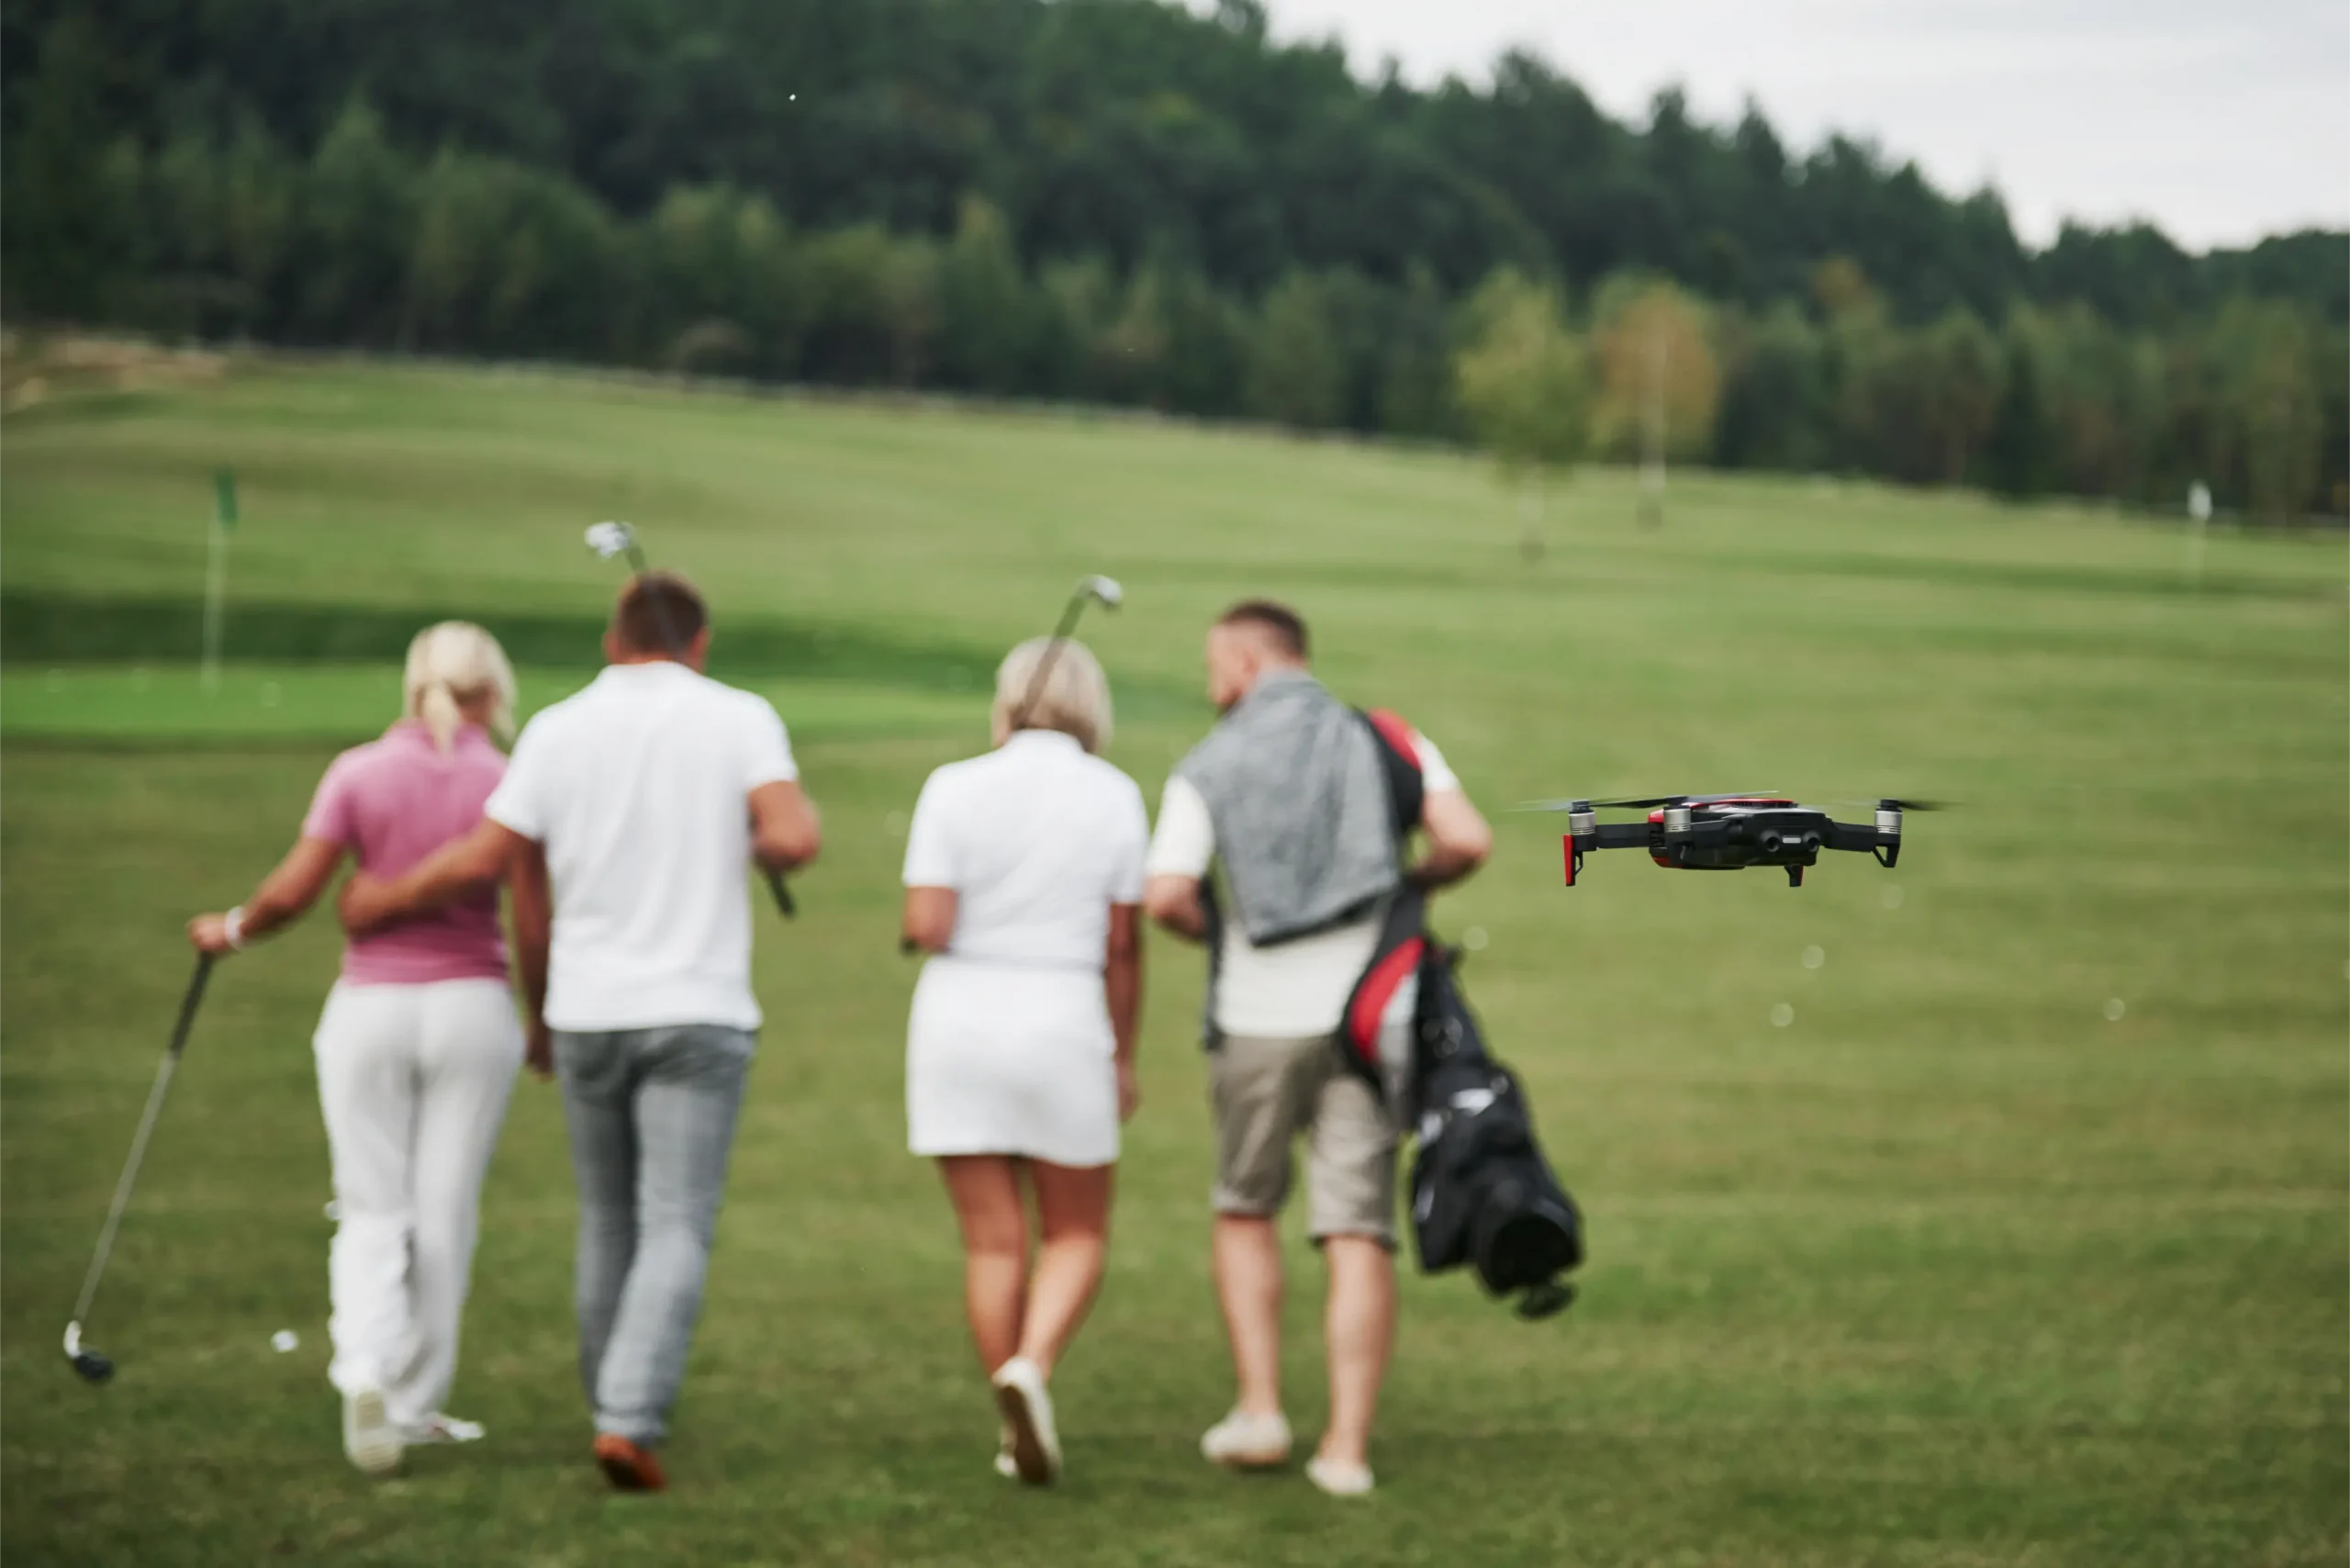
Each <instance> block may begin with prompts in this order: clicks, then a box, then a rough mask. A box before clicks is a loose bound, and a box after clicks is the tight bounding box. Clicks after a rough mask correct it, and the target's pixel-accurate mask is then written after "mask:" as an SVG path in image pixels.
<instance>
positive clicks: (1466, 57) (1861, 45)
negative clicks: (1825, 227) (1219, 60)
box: [1200, 0, 2350, 250]
mask: <svg viewBox="0 0 2350 1568" xmlns="http://www.w3.org/2000/svg"><path fill="white" fill-rule="evenodd" d="M1200 3H1203V4H1204V3H1205V0H1200ZM1265 4H1266V8H1267V10H1268V12H1269V13H1270V17H1271V18H1272V26H1273V30H1274V32H1275V34H1276V35H1277V36H1279V37H1281V38H1283V39H1304V38H1316V39H1318V38H1328V37H1332V36H1336V37H1337V38H1338V39H1340V40H1341V41H1342V42H1343V43H1344V44H1345V45H1346V48H1347V53H1348V60H1349V61H1350V62H1351V63H1352V65H1353V66H1354V69H1355V72H1356V73H1357V74H1358V75H1363V76H1369V75H1373V74H1375V73H1377V71H1378V69H1379V66H1380V62H1381V61H1382V58H1384V57H1386V56H1389V55H1393V57H1394V58H1395V59H1396V60H1397V62H1399V63H1400V65H1401V66H1402V69H1403V73H1404V76H1405V78H1406V79H1408V80H1410V81H1412V82H1413V83H1415V84H1420V85H1426V84H1431V83H1435V82H1438V81H1441V80H1442V79H1443V78H1444V77H1445V76H1446V75H1448V74H1452V75H1459V76H1462V77H1465V78H1467V79H1469V80H1472V81H1475V82H1478V83H1481V84H1482V83H1483V82H1484V81H1485V80H1487V79H1488V77H1489V74H1490V68H1491V66H1492V63H1493V61H1494V57H1495V56H1497V55H1498V54H1500V53H1501V51H1502V50H1505V49H1506V48H1509V47H1511V46H1513V45H1516V46H1521V47H1527V48H1530V49H1532V50H1534V51H1535V52H1536V53H1539V54H1540V55H1541V56H1543V57H1544V58H1545V59H1547V60H1548V61H1549V62H1550V63H1551V65H1552V66H1554V67H1555V68H1557V69H1558V70H1559V71H1560V72H1561V73H1562V74H1564V75H1566V76H1568V77H1571V78H1572V79H1573V80H1574V81H1576V82H1577V83H1579V84H1581V85H1582V86H1583V90H1584V91H1585V92H1587V93H1589V94H1591V95H1592V96H1593V97H1594V98H1595V99H1596V100H1598V102H1599V103H1600V104H1601V105H1602V106H1604V107H1605V108H1606V109H1607V110H1608V111H1609V112H1610V113H1611V114H1613V115H1615V116H1616V117H1617V118H1619V119H1621V118H1628V119H1630V120H1631V121H1633V122H1634V123H1639V124H1644V123H1646V120H1647V118H1648V113H1647V111H1648V105H1649V101H1650V98H1651V95H1653V94H1654V93H1655V92H1656V90H1657V89H1658V88H1660V87H1662V86H1665V85H1668V84H1674V83H1678V84H1681V85H1682V86H1683V88H1684V90H1685V91H1686V92H1687V94H1688V95H1689V99H1690V102H1691V106H1692V109H1693V112H1695V113H1696V114H1697V115H1698V116H1699V118H1702V119H1705V120H1707V121H1709V122H1713V123H1727V122H1730V121H1734V120H1735V119H1736V118H1737V116H1738V114H1739V113H1740V108H1741V106H1743V104H1744V102H1745V100H1746V99H1747V98H1748V97H1749V96H1751V97H1752V98H1754V99H1755V100H1756V101H1757V102H1758V103H1760V104H1761V105H1762V109H1763V112H1764V113H1765V114H1766V115H1767V116H1768V117H1769V118H1770V120H1771V123H1772V125H1773V126H1774V129H1777V131H1778V132H1779V135H1780V137H1781V139H1782V140H1784V141H1785V142H1786V143H1787V145H1788V146H1789V148H1790V150H1795V151H1809V150H1810V149H1811V148H1812V147H1814V146H1816V145H1818V142H1819V141H1820V140H1822V139H1823V138H1824V137H1825V136H1826V134H1827V133H1828V132H1829V131H1830V130H1837V131H1841V132H1843V133H1845V134H1847V135H1850V136H1854V137H1856V138H1863V139H1870V138H1873V139H1874V140H1876V141H1877V143H1878V144H1879V145H1880V146H1881V147H1882V148H1883V149H1884V150H1885V151H1886V153H1887V154H1889V155H1891V157H1892V158H1893V159H1894V160H1895V161H1896V162H1898V161H1900V160H1902V159H1915V160H1916V161H1917V162H1918V163H1919V167H1920V168H1922V169H1923V170H1924V171H1925V173H1926V174H1927V176H1928V177H1929V178H1930V179H1931V180H1932V181H1933V182H1934V184H1935V185H1937V186H1939V187H1940V188H1941V189H1942V190H1943V191H1944V192H1945V193H1946V194H1953V195H1958V194H1964V193H1966V192H1969V191H1972V190H1974V189H1975V188H1976V187H1978V186H1980V185H1984V184H1985V183H1986V182H1987V183H1989V184H1992V185H1997V187H1998V189H1999V191H2000V193H2001V194H2002V195H2003V196H2005V197H2006V198H2007V202H2008V208H2009V214H2010V215H2011V216H2012V218H2013V219H2014V221H2015V224H2016V227H2017V229H2018V230H2019V231H2020V233H2021V234H2022V236H2023V237H2024V239H2025V240H2026V241H2028V242H2030V243H2031V244H2034V245H2043V244H2045V243H2047V242H2048V241H2050V240H2052V239H2053V238H2054V237H2055V232H2056V226H2057V222H2058V220H2059V219H2060V218H2067V217H2070V218H2080V219H2085V220H2087V221H2091V222H2096V223H2098V224H2109V223H2115V222H2121V221H2124V220H2127V219H2130V218H2141V217H2143V218H2152V219H2153V220H2154V222H2156V223H2158V224H2160V225H2161V226H2162V227H2163V228H2164V229H2165V230H2167V231H2168V232H2169V233H2170V235H2171V236H2172V238H2174V239H2176V240H2177V241H2179V242H2181V243H2182V244H2184V245H2186V246H2188V248H2189V249H2191V250H2201V249H2204V248H2206V247H2209V246H2211V245H2235V244H2244V243H2246V242H2248V241H2252V240H2255V239H2256V238H2258V237H2259V236H2261V235H2263V234H2267V233H2275V232H2279V231H2282V230H2290V229H2298V228H2303V227H2307V226H2310V225H2322V226H2324V227H2328V228H2337V229H2338V228H2345V227H2350V0H1613V3H1611V4H1606V5H1598V4H1593V3H1591V0H1265Z"/></svg>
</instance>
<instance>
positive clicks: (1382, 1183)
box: [1208, 1035, 1395, 1249]
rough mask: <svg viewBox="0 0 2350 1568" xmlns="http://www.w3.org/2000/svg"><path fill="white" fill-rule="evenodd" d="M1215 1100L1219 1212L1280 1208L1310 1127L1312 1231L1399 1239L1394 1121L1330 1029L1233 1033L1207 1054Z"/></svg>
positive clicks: (1389, 1243) (1384, 1241) (1390, 1242)
mask: <svg viewBox="0 0 2350 1568" xmlns="http://www.w3.org/2000/svg"><path fill="white" fill-rule="evenodd" d="M1208 1091H1209V1094H1210V1097H1211V1102H1212V1103H1213V1104H1214V1108H1215V1198H1214V1204H1215V1212H1216V1213H1218V1214H1221V1215H1268V1216H1270V1215H1276V1214H1279V1213H1280V1212H1281V1204H1283V1203H1284V1202H1285V1201H1287V1199H1288V1197H1289V1185H1290V1144H1291V1143H1292V1141H1293V1140H1294V1139H1295V1138H1296V1137H1297V1135H1298V1134H1300V1133H1304V1134H1305V1135H1306V1170H1305V1196H1306V1234H1307V1235H1308V1236H1310V1237H1312V1238H1314V1239H1315V1241H1317V1242H1318V1241H1321V1240H1322V1239H1324V1238H1326V1237H1332V1236H1367V1237H1370V1238H1373V1239H1374V1240H1376V1241H1378V1242H1379V1243H1380V1244H1381V1245H1382V1246H1383V1247H1387V1248H1391V1249H1392V1248H1393V1246H1394V1245H1395V1128H1394V1125H1393V1122H1392V1121H1391V1120H1390V1118H1389V1116H1388V1114H1387V1108H1386V1106H1385V1105H1384V1104H1382V1103H1381V1101H1380V1098H1379V1096H1378V1095H1377V1094H1376V1093H1374V1092H1372V1090H1371V1085H1370V1084H1368V1083H1366V1082H1365V1081H1363V1080H1362V1079H1360V1077H1358V1076H1356V1075H1355V1074H1354V1073H1351V1072H1348V1070H1346V1067H1345V1064H1343V1063H1342V1062H1340V1061H1339V1059H1338V1050H1337V1046H1335V1045H1334V1044H1332V1043H1331V1040H1330V1037H1329V1036H1326V1035H1316V1036H1311V1037H1309V1038H1304V1039H1269V1038H1267V1037H1265V1036H1254V1035H1227V1036H1225V1038H1224V1040H1223V1043H1222V1044H1220V1045H1218V1046H1217V1047H1216V1048H1215V1049H1214V1050H1212V1051H1210V1052H1209V1053H1208Z"/></svg>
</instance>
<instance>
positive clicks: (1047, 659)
mask: <svg viewBox="0 0 2350 1568" xmlns="http://www.w3.org/2000/svg"><path fill="white" fill-rule="evenodd" d="M1125 600H1126V590H1125V589H1124V588H1120V587H1119V586H1118V583H1117V579H1116V578H1114V577H1088V578H1086V579H1085V580H1084V581H1083V582H1081V583H1080V584H1078V585H1077V591H1076V592H1075V593H1073V594H1071V595H1069V607H1068V608H1067V609H1065V610H1062V611H1061V622H1060V624H1059V625H1057V626H1056V627H1054V628H1053V635H1052V640H1051V641H1050V642H1049V643H1047V644H1046V646H1045V656H1044V657H1043V658H1042V659H1040V660H1038V661H1037V664H1036V673H1035V675H1033V676H1031V677H1029V678H1028V692H1027V695H1026V696H1024V697H1023V698H1021V700H1020V706H1019V707H1018V708H1017V709H1015V710H1013V715H1012V727H1013V729H1015V730H1016V729H1019V728H1021V727H1022V726H1024V724H1026V723H1027V722H1028V714H1029V712H1030V711H1031V710H1033V709H1034V708H1035V706H1036V703H1037V700H1039V699H1041V698H1042V697H1043V696H1044V695H1045V680H1046V677H1048V676H1050V675H1051V674H1052V673H1053V664H1054V661H1055V660H1057V659H1058V658H1059V657H1060V656H1061V645H1062V644H1065V643H1067V642H1068V641H1069V633H1071V632H1072V631H1074V630H1076V628H1077V620H1078V617H1079V616H1080V615H1083V614H1084V613H1085V607H1086V604H1087V603H1088V602H1089V601H1093V602H1098V603H1100V605H1101V606H1102V609H1104V610H1115V609H1117V608H1118V606H1120V605H1121V604H1124V603H1125Z"/></svg>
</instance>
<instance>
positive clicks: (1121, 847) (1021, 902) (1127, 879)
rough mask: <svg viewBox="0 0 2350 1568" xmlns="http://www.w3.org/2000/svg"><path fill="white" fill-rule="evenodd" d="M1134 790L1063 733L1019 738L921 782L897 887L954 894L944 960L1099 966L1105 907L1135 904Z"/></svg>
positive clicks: (1106, 932)
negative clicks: (948, 890)
mask: <svg viewBox="0 0 2350 1568" xmlns="http://www.w3.org/2000/svg"><path fill="white" fill-rule="evenodd" d="M1149 836H1150V823H1149V818H1148V816H1147V813H1146V812H1145V811H1144V808H1143V801H1142V791H1141V790H1139V789H1138V788H1136V784H1135V781H1134V780H1133V779H1131V778H1127V777H1126V776H1125V774H1124V773H1121V772H1120V771H1118V769H1117V768H1115V767H1112V766H1111V765H1110V764H1108V763H1106V762H1104V761H1102V759H1101V758H1100V757H1097V756H1089V755H1087V753H1086V751H1085V749H1084V748H1083V747H1082V746H1080V745H1078V743H1077V742H1076V741H1075V740H1074V739H1072V738H1071V737H1070V736H1068V735H1065V734H1060V733H1059V732H1057V731H1053V730H1023V731H1021V732H1019V733H1018V734H1014V735H1013V737H1012V738H1011V739H1010V740H1008V741H1006V742H1005V743H1004V744H1003V745H1002V746H999V747H998V748H997V749H995V750H994V751H991V752H989V753H987V754H986V755H985V756H975V757H971V758H968V760H966V761H962V762H950V763H948V764H947V765H946V767H941V768H939V769H938V770H937V771H936V772H934V773H933V774H932V775H931V776H930V778H929V781H928V782H927V783H925V784H923V789H922V796H921V798H920V799H919V800H918V801H915V803H914V814H913V821H912V823H910V824H909V825H908V827H907V830H906V864H905V885H906V886H907V887H910V888H952V889H954V890H955V892H956V895H957V897H956V905H955V935H954V939H953V942H952V944H951V945H950V946H949V947H948V949H947V951H948V955H949V956H950V957H952V958H958V959H971V960H977V961H982V962H995V963H1002V964H1010V965H1014V966H1018V967H1022V968H1035V969H1090V970H1092V971H1094V972H1096V973H1098V972H1100V970H1101V969H1102V963H1103V958H1104V955H1105V953H1106V952H1107V950H1108V946H1109V938H1110V906H1111V905H1112V904H1134V903H1140V902H1142V874H1143V873H1142V864H1143V850H1144V846H1145V845H1146V844H1147V841H1148V839H1149Z"/></svg>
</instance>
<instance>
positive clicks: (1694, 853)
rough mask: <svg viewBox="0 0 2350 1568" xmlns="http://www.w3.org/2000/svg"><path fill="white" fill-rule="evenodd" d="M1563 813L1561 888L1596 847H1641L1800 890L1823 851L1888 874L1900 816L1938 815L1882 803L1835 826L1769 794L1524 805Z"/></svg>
mask: <svg viewBox="0 0 2350 1568" xmlns="http://www.w3.org/2000/svg"><path fill="white" fill-rule="evenodd" d="M1643 807H1646V808H1650V810H1649V817H1648V821H1646V822H1643V823H1603V822H1601V821H1600V820H1599V816H1598V813H1599V812H1603V811H1611V810H1618V809H1621V810H1639V809H1640V808H1643ZM1937 809H1938V808H1937V807H1936V806H1935V804H1934V803H1933V802H1931V801H1894V800H1881V801H1878V802H1877V803H1876V820H1875V822H1874V823H1869V824H1863V823H1840V822H1838V821H1837V820H1836V819H1835V817H1834V816H1833V815H1832V814H1830V812H1826V811H1823V810H1822V809H1820V808H1819V807H1818V806H1802V805H1797V804H1796V802H1795V801H1789V800H1785V799H1783V798H1781V797H1779V796H1777V795H1774V794H1772V793H1770V792H1769V791H1767V790H1766V791H1763V792H1761V793H1757V794H1747V795H1658V796H1653V797H1651V798H1650V799H1648V800H1642V801H1542V802H1540V803H1539V804H1537V805H1534V806H1530V807H1528V808H1527V810H1529V811H1538V812H1566V813H1567V833H1566V841H1565V842H1566V868H1567V886H1569V887H1571V888H1572V887H1573V886H1574V885H1575V878H1576V876H1577V875H1578V874H1579V873H1580V872H1581V871H1582V870H1583V857H1584V856H1585V855H1588V854H1590V853H1591V852H1592V851H1593V850H1595V849H1645V850H1647V851H1648V852H1649V858H1650V859H1651V860H1654V861H1655V862H1656V863H1657V864H1658V865H1660V866H1662V867H1665V868H1668V869H1672V870H1679V871H1742V870H1744V869H1745V868H1747V867H1749V866H1776V867H1778V868H1780V869H1781V870H1783V871H1785V872H1786V874H1787V886H1789V887H1791V888H1800V887H1802V886H1803V874H1804V870H1805V868H1807V867H1809V866H1813V865H1817V864H1818V860H1819V852H1820V851H1821V850H1823V849H1849V850H1853V851H1857V852H1859V853H1863V854H1867V855H1873V856H1874V857H1876V863H1877V864H1878V865H1880V866H1883V867H1885V868H1886V869H1888V870H1890V869H1891V868H1893V865H1894V863H1895V862H1896V861H1897V860H1899V859H1900V858H1901V817H1902V813H1903V812H1930V811H1934V810H1937Z"/></svg>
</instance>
